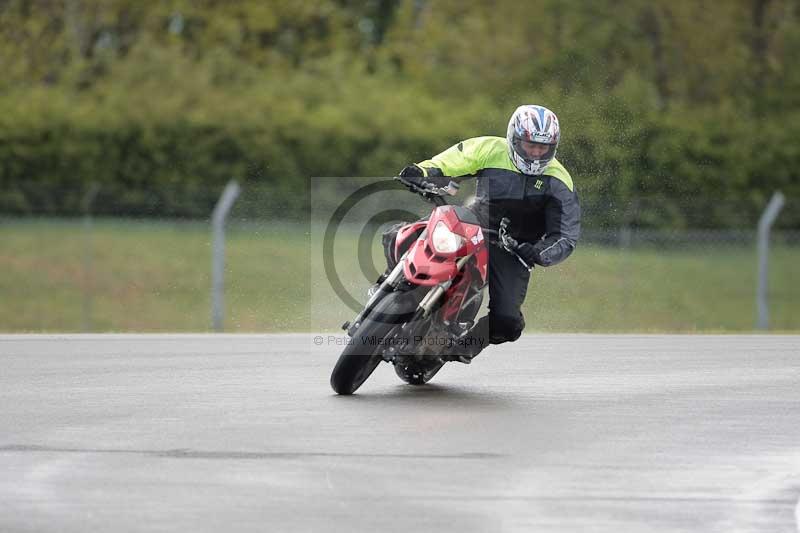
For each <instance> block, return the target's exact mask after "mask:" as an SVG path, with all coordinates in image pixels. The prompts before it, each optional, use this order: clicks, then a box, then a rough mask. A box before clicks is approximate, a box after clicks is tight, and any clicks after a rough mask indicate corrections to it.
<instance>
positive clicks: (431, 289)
mask: <svg viewBox="0 0 800 533" xmlns="http://www.w3.org/2000/svg"><path fill="white" fill-rule="evenodd" d="M394 179H395V180H397V181H399V182H400V183H401V184H402V185H404V186H405V187H407V188H408V189H409V190H410V191H411V192H413V193H416V194H418V195H420V196H421V197H422V198H424V199H425V200H427V201H430V202H431V203H433V204H434V208H433V211H432V212H431V214H430V216H429V217H428V219H427V220H419V221H416V222H411V223H408V224H406V225H404V226H402V227H401V228H400V229H399V230H398V231H397V236H396V238H395V239H394V244H393V250H390V252H391V253H392V254H393V256H392V258H393V259H395V260H396V261H395V262H396V264H395V265H394V267H393V268H392V269H391V271H390V272H389V273H388V275H384V276H381V280H379V281H380V284H379V285H378V286H377V287H376V288H375V290H374V291H372V292H371V296H370V297H369V299H368V301H367V303H366V305H365V306H364V309H363V310H362V311H361V312H360V313H359V314H358V316H356V317H355V318H354V319H353V320H350V321H348V322H345V323H344V325H343V326H342V329H344V330H346V331H347V334H348V336H349V339H348V341H347V343H346V346H345V348H344V350H343V351H342V354H341V355H340V356H339V359H338V361H337V362H336V366H335V367H334V369H333V372H332V373H331V378H330V383H331V387H332V388H333V390H334V391H335V392H336V393H337V394H342V395H347V394H352V393H353V392H355V391H356V390H357V389H358V388H359V387H360V386H361V385H362V384H363V383H364V382H365V381H366V380H367V378H369V376H370V375H371V374H372V372H373V371H374V370H375V368H376V367H377V366H378V365H379V364H380V362H381V361H385V362H388V363H391V364H393V365H394V369H395V372H396V373H397V375H398V376H399V377H400V379H402V380H403V381H405V382H406V383H409V384H411V385H423V384H425V383H427V382H428V381H430V379H431V378H433V376H434V375H435V374H436V373H437V372H438V371H439V370H440V369H441V368H442V366H444V364H445V363H447V362H448V361H454V360H461V361H462V362H465V363H468V362H469V359H467V358H465V357H464V356H463V355H462V356H459V355H458V351H459V348H464V347H465V344H466V343H467V342H473V341H474V340H475V339H474V338H472V337H471V336H469V335H468V332H469V330H470V328H472V326H473V325H474V324H475V317H476V316H477V314H478V311H479V309H480V306H481V303H482V301H483V293H484V289H485V287H486V285H487V279H488V278H487V276H488V263H489V253H488V250H487V247H486V246H487V242H489V243H491V244H493V245H496V246H499V247H500V248H502V249H504V250H505V251H507V252H509V253H511V254H513V255H515V256H516V257H517V258H518V260H519V261H520V262H521V263H522V264H523V265H524V266H525V267H526V268H528V270H530V269H531V266H529V265H528V264H527V263H525V260H524V259H523V258H522V257H521V256H520V255H519V254H518V253H517V248H518V246H519V243H518V242H517V241H516V240H515V239H514V238H513V237H512V236H511V235H509V234H508V225H509V224H510V221H509V220H508V219H507V218H504V219H503V220H502V221H501V223H500V228H499V229H498V230H496V231H495V230H491V229H487V228H482V227H481V225H480V223H479V221H478V218H477V217H476V216H475V214H474V213H473V212H472V211H470V210H469V209H467V208H465V207H462V206H457V205H449V204H448V203H447V201H446V200H445V197H446V196H454V195H455V194H457V193H458V185H457V184H456V183H455V182H452V181H451V182H450V183H449V184H448V185H447V186H446V187H436V186H435V185H434V184H431V183H427V182H422V183H421V184H417V183H415V182H411V181H408V180H406V179H404V178H401V177H396V178H394ZM487 235H488V236H489V239H488V240H487V238H486V236H487ZM389 266H391V264H390V265H389Z"/></svg>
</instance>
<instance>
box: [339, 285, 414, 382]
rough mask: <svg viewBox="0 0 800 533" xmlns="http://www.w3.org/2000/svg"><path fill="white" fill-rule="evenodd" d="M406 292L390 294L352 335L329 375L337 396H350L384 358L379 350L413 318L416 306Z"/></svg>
mask: <svg viewBox="0 0 800 533" xmlns="http://www.w3.org/2000/svg"><path fill="white" fill-rule="evenodd" d="M405 296H406V293H403V292H399V291H396V292H391V293H389V294H387V295H386V296H384V297H383V299H382V300H381V301H380V302H378V303H377V304H376V306H375V308H374V309H373V310H372V312H371V313H370V314H369V315H368V316H367V317H366V318H364V320H363V321H362V322H361V325H360V326H359V327H358V329H357V330H356V331H355V332H354V333H353V336H352V337H351V338H350V342H349V343H348V345H347V346H346V347H345V349H344V350H343V351H342V355H340V356H339V360H338V361H336V366H335V367H334V368H333V372H332V373H331V388H333V390H334V392H336V394H341V395H348V394H353V393H354V392H355V391H356V390H357V389H358V388H359V387H360V386H361V385H362V384H363V383H364V382H365V381H366V380H367V378H368V377H369V376H370V375H371V374H372V372H373V371H374V370H375V368H376V367H377V366H378V364H379V363H380V362H381V360H382V359H383V357H382V351H383V348H385V347H386V344H385V343H384V342H382V341H384V340H385V339H387V337H389V336H390V334H391V333H392V332H393V330H394V329H395V328H396V327H397V326H398V325H400V324H403V323H404V322H406V321H407V320H409V319H410V318H411V317H413V314H414V310H415V308H416V303H415V302H414V300H413V299H409V298H405Z"/></svg>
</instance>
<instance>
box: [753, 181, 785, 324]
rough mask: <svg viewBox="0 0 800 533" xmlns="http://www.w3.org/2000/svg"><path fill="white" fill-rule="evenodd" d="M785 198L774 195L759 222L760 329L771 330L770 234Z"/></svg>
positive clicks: (757, 296)
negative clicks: (769, 293)
mask: <svg viewBox="0 0 800 533" xmlns="http://www.w3.org/2000/svg"><path fill="white" fill-rule="evenodd" d="M783 203H784V197H783V194H781V193H780V191H777V192H775V194H773V195H772V199H771V200H770V201H769V204H767V208H766V209H764V213H763V214H762V215H761V218H760V219H759V221H758V288H757V291H756V307H757V310H758V323H757V324H756V327H757V328H758V329H764V330H766V329H768V328H769V307H768V304H767V282H768V278H769V232H770V229H771V228H772V224H773V222H775V219H776V218H777V217H778V213H780V212H781V209H782V208H783Z"/></svg>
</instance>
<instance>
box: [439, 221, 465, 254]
mask: <svg viewBox="0 0 800 533" xmlns="http://www.w3.org/2000/svg"><path fill="white" fill-rule="evenodd" d="M432 240H433V247H434V249H436V251H437V252H440V253H443V254H451V253H453V252H455V251H456V250H458V249H459V248H461V247H462V246H464V237H462V236H461V235H456V234H455V233H453V232H452V231H450V228H448V227H447V224H445V223H444V221H443V220H440V221H439V223H438V224H436V227H435V228H434V229H433V239H432Z"/></svg>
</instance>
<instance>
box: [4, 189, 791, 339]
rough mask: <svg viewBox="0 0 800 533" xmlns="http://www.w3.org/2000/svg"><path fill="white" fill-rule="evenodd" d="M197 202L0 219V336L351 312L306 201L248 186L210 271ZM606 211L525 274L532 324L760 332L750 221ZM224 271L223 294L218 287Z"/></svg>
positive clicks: (347, 254) (784, 262)
mask: <svg viewBox="0 0 800 533" xmlns="http://www.w3.org/2000/svg"><path fill="white" fill-rule="evenodd" d="M218 192H221V191H218ZM325 194H327V195H328V196H333V193H325ZM217 196H219V195H217ZM99 198H100V197H96V198H94V201H97V199H99ZM330 200H331V203H332V205H334V204H335V202H336V199H335V198H331V199H330ZM648 201H649V200H648V199H642V200H641V201H639V202H638V205H639V206H640V208H641V206H646V205H647V204H648ZM206 203H207V204H208V205H205V204H204V206H203V207H204V208H208V209H207V211H208V215H207V218H178V217H170V218H164V217H160V218H159V217H153V216H149V217H141V218H117V217H109V216H94V215H92V214H91V213H92V210H91V209H88V208H87V210H86V214H85V216H84V217H79V218H63V217H42V216H26V217H19V216H17V217H8V216H6V217H3V218H0V269H2V272H3V274H2V278H0V331H3V332H24V331H30V332H41V331H49V332H76V331H97V332H108V331H137V332H139V331H208V330H212V329H217V330H219V329H222V328H223V327H224V329H225V330H227V331H317V330H334V329H336V327H337V326H338V325H339V324H341V323H342V322H343V321H344V320H345V319H347V318H349V310H347V309H346V307H345V306H343V305H341V302H338V301H337V300H336V297H335V295H334V294H333V293H332V291H331V290H330V286H329V285H330V284H329V281H328V280H326V279H325V275H324V273H322V271H321V270H320V269H319V261H320V258H319V254H320V251H319V249H318V247H317V244H318V239H317V237H318V233H319V232H320V231H322V229H320V228H324V223H325V221H324V219H321V220H315V219H314V218H313V216H309V215H308V213H305V214H303V213H300V214H299V216H298V207H297V205H299V204H297V205H292V206H289V205H277V204H275V203H274V202H271V200H270V195H269V189H268V188H259V189H252V188H248V187H244V188H243V190H242V192H241V196H240V198H239V199H238V200H237V201H236V202H235V203H234V204H233V208H232V210H231V213H230V216H229V219H228V221H227V224H226V225H225V227H226V228H227V231H226V236H227V244H226V246H225V248H224V250H225V257H226V261H225V264H224V268H222V267H220V266H219V263H217V265H218V267H217V268H218V271H217V277H216V278H215V277H214V276H213V275H212V258H213V250H214V244H213V239H212V227H211V210H212V209H213V206H214V203H213V202H206ZM91 205H92V202H88V203H87V206H91ZM411 205H412V204H409V206H411ZM795 205H796V203H794V202H792V201H789V202H787V209H789V210H794V206H795ZM415 207H419V206H415ZM728 207H729V208H730V209H731V210H732V211H735V208H734V207H731V206H728ZM422 209H423V210H424V209H427V208H426V207H424V206H423V207H422ZM603 209H604V208H603V207H602V205H599V204H595V205H591V204H589V203H588V202H587V210H586V216H585V218H584V230H583V236H582V238H581V241H580V243H579V247H578V249H577V251H576V252H575V254H574V255H573V257H571V258H570V259H568V260H567V261H566V262H565V263H563V264H562V265H559V266H557V267H553V268H551V269H537V270H536V271H535V272H534V276H533V280H532V283H531V287H530V289H529V295H528V299H527V302H526V306H525V308H524V312H525V314H526V319H527V322H528V329H529V331H531V332H535V331H574V332H581V331H637V332H643V331H644V332H647V331H751V330H753V329H755V328H756V327H757V324H758V315H757V305H756V304H757V293H756V288H757V286H758V258H757V230H756V224H755V223H754V222H753V220H752V216H748V217H746V218H747V220H746V222H747V224H746V225H745V224H742V227H740V228H730V229H689V228H682V227H671V228H668V229H653V228H647V227H640V226H637V225H617V226H610V225H609V222H608V220H609V218H608V217H600V216H597V215H598V214H602V213H603ZM198 210H199V207H198ZM312 215H313V213H312ZM0 216H2V215H0ZM601 218H602V219H603V223H602V224H601V223H600V222H599V220H600V219H601ZM637 220H638V221H636V224H641V223H642V220H641V217H639V218H638V219H637ZM218 221H219V220H218ZM780 222H781V217H780V216H779V218H778V225H777V229H776V230H775V231H773V232H772V235H771V237H770V243H771V247H770V250H769V257H770V271H769V277H768V285H767V287H768V291H767V294H768V305H769V311H770V322H769V329H770V330H773V331H787V330H798V329H800V274H797V272H798V269H797V267H796V265H797V262H798V261H800V231H797V230H791V229H787V228H782V227H781V226H780ZM376 232H379V228H377V229H376ZM346 233H347V232H345V235H344V237H343V239H342V241H341V242H340V243H339V244H337V253H340V252H341V254H342V257H343V258H341V260H342V261H343V262H344V266H343V267H342V270H344V271H346V272H347V276H348V277H347V279H346V284H347V285H348V287H352V288H353V290H354V291H356V292H358V293H359V294H360V291H362V289H363V288H364V287H366V286H367V285H368V284H369V283H370V282H371V281H372V280H369V279H366V277H365V275H364V274H362V270H363V269H360V268H357V265H355V263H354V257H355V255H356V251H355V249H354V248H352V247H353V246H354V242H355V240H354V239H355V237H354V236H356V235H357V233H358V228H357V227H353V228H351V230H350V236H349V237H348V235H347V234H346ZM348 239H349V240H348ZM374 244H375V248H376V250H375V261H376V262H379V261H380V256H381V254H380V251H379V249H378V248H379V247H378V241H377V239H376V240H375V243H374ZM348 247H351V248H352V249H351V248H348ZM348 261H350V264H348ZM378 266H380V265H378ZM223 275H224V280H225V281H224V294H225V299H224V303H223V301H222V299H221V298H220V297H219V296H214V292H213V291H212V288H213V287H217V288H220V287H222V284H221V276H223ZM215 301H216V302H218V305H217V307H216V308H215V307H214V302H215ZM212 309H216V311H212ZM222 309H224V311H225V313H224V316H223V315H222V313H221V312H222ZM212 317H213V320H212Z"/></svg>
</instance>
